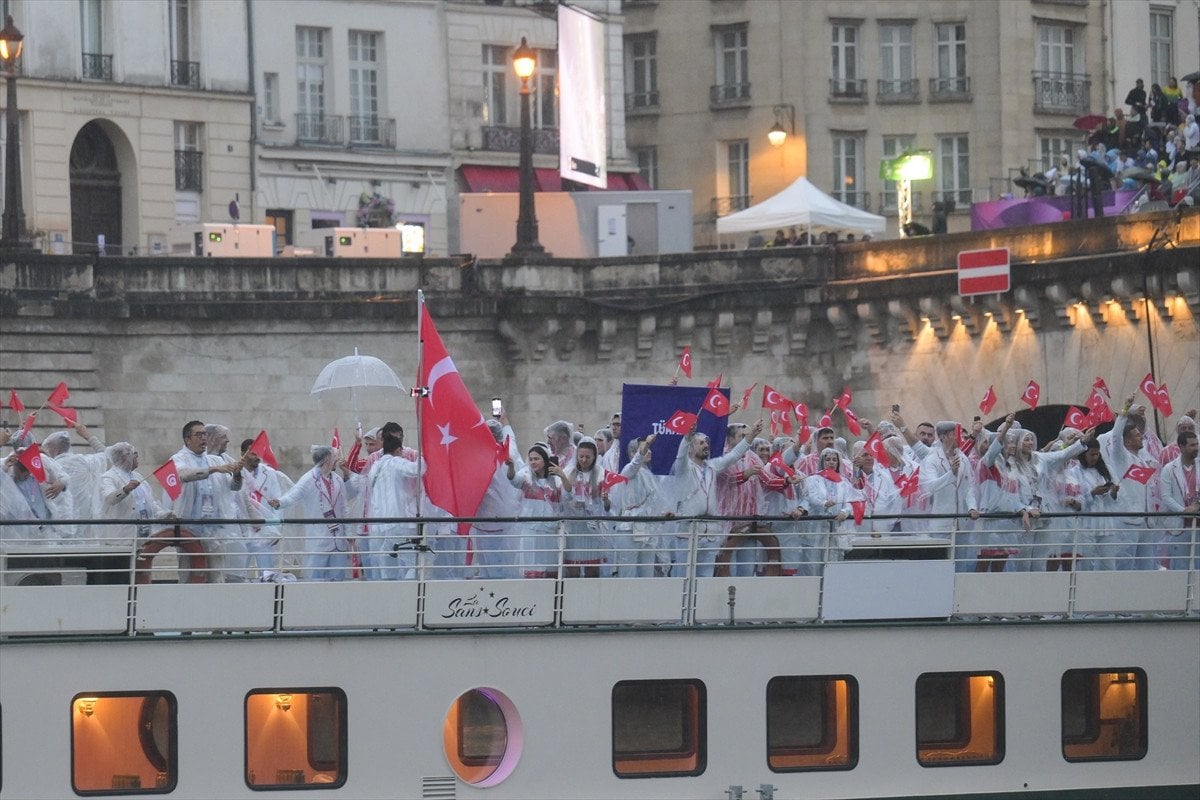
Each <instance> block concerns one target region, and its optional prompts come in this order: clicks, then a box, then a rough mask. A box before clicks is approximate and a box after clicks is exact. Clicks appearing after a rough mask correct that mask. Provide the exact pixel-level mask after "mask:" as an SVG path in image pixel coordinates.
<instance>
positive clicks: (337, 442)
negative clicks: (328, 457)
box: [329, 428, 342, 453]
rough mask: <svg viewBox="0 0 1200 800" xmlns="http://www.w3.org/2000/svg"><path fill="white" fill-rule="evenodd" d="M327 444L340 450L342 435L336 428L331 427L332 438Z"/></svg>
mask: <svg viewBox="0 0 1200 800" xmlns="http://www.w3.org/2000/svg"><path fill="white" fill-rule="evenodd" d="M329 446H330V447H332V448H333V449H334V450H337V451H338V452H339V453H340V452H341V451H342V436H341V434H339V433H338V429H337V428H334V429H333V438H332V439H330V440H329Z"/></svg>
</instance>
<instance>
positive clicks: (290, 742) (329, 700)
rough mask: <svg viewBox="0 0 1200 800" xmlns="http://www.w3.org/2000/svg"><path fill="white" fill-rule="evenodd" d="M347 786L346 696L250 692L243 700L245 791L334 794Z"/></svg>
mask: <svg viewBox="0 0 1200 800" xmlns="http://www.w3.org/2000/svg"><path fill="white" fill-rule="evenodd" d="M345 782H346V693H345V692H343V691H342V690H341V689H335V688H328V687H322V688H274V689H254V690H252V691H251V692H249V693H248V694H247V695H246V785H247V786H249V787H250V788H251V789H278V788H281V787H285V786H286V787H288V788H297V787H303V788H307V789H336V788H337V787H339V786H341V785H342V784H343V783H345Z"/></svg>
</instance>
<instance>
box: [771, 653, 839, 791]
mask: <svg viewBox="0 0 1200 800" xmlns="http://www.w3.org/2000/svg"><path fill="white" fill-rule="evenodd" d="M857 763H858V681H856V680H854V678H851V677H849V676H816V677H798V676H780V677H776V678H772V679H771V680H770V682H769V683H767V766H768V767H770V768H771V771H772V772H804V771H810V770H826V769H853V768H854V766H855V765H856V764H857Z"/></svg>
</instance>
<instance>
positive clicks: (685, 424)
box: [666, 411, 696, 436]
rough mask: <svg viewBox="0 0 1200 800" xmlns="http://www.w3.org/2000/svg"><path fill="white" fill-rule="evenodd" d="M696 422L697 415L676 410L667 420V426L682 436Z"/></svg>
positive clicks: (672, 431)
mask: <svg viewBox="0 0 1200 800" xmlns="http://www.w3.org/2000/svg"><path fill="white" fill-rule="evenodd" d="M695 424H696V415H695V414H689V413H688V412H686V411H676V412H675V413H674V414H672V415H671V418H670V419H669V420H667V422H666V428H667V430H669V431H670V432H671V433H678V434H679V435H680V436H686V435H687V433H688V431H690V430H691V429H692V428H693V427H694V426H695Z"/></svg>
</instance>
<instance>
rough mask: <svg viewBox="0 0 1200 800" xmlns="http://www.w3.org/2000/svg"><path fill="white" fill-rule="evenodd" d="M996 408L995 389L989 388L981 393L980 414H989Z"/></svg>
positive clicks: (993, 387)
mask: <svg viewBox="0 0 1200 800" xmlns="http://www.w3.org/2000/svg"><path fill="white" fill-rule="evenodd" d="M995 407H996V387H995V386H994V385H993V386H989V387H988V388H987V391H986V392H984V393H983V399H982V400H980V401H979V412H980V413H981V414H990V413H992V409H993V408H995Z"/></svg>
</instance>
